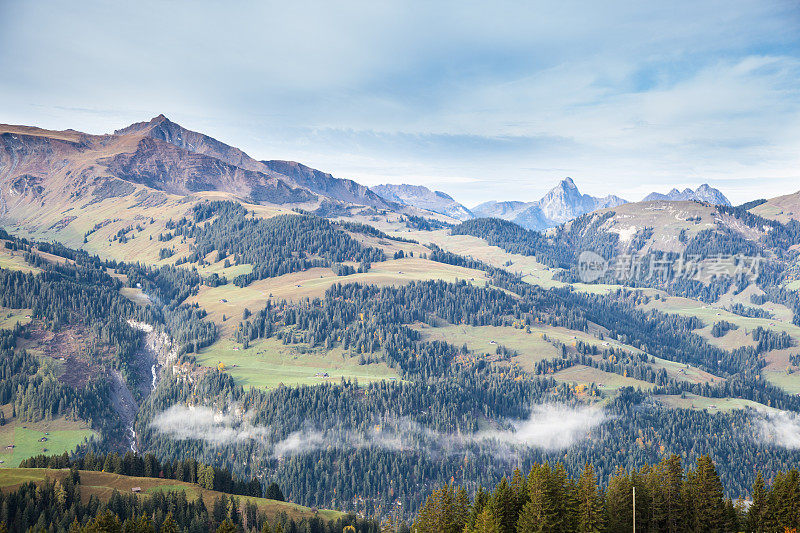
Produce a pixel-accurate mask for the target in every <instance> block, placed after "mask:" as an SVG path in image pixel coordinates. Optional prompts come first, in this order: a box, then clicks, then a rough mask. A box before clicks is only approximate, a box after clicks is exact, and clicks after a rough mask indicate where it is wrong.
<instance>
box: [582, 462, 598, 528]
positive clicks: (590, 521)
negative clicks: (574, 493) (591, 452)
mask: <svg viewBox="0 0 800 533" xmlns="http://www.w3.org/2000/svg"><path fill="white" fill-rule="evenodd" d="M578 501H579V503H578V531H579V532H581V533H599V532H600V531H602V530H603V525H604V524H603V505H602V498H601V496H600V494H599V492H598V489H597V477H596V476H595V475H594V468H592V465H590V464H589V463H586V466H585V467H584V469H583V473H581V477H580V479H578Z"/></svg>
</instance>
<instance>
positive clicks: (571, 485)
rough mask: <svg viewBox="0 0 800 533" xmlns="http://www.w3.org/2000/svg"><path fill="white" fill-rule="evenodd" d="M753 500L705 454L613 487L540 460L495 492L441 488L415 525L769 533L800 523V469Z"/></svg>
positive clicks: (493, 531)
mask: <svg viewBox="0 0 800 533" xmlns="http://www.w3.org/2000/svg"><path fill="white" fill-rule="evenodd" d="M751 492H752V495H753V499H752V501H751V502H747V503H745V502H744V501H743V500H736V501H732V500H731V499H730V498H726V497H725V494H724V490H723V487H722V483H721V482H720V479H719V476H718V475H717V470H716V467H715V466H714V463H713V462H712V461H711V459H710V458H709V457H707V456H702V457H700V458H698V459H697V463H696V465H695V466H694V468H691V469H689V470H687V471H685V470H684V467H683V465H682V463H681V459H680V457H678V456H676V455H672V456H670V457H665V458H664V459H663V460H661V461H660V462H659V463H658V464H655V465H653V466H644V467H643V468H641V469H637V470H630V471H626V470H624V469H621V468H620V469H618V470H617V471H615V473H614V475H612V476H611V478H610V479H609V482H608V485H607V486H606V487H605V489H601V488H600V487H598V484H597V477H596V475H595V471H594V468H593V467H592V465H591V464H590V463H587V464H586V465H585V466H584V468H583V470H582V471H581V472H580V475H578V476H576V477H570V476H569V475H568V474H567V472H566V470H565V469H564V467H563V465H561V464H560V463H559V464H556V465H554V466H551V465H547V464H534V465H533V466H531V468H530V470H529V471H527V472H525V473H522V472H520V470H515V471H514V473H513V475H511V476H509V477H503V479H502V480H501V481H500V482H499V483H498V484H497V485H495V487H494V489H493V490H486V489H483V488H479V489H478V491H477V492H476V493H475V494H474V495H470V494H469V493H468V492H467V491H466V490H464V488H463V487H458V488H457V487H456V486H454V485H445V486H443V487H442V488H440V489H438V490H436V491H434V492H433V493H432V494H431V495H430V496H429V497H428V499H427V500H426V502H425V505H424V506H423V507H422V509H420V512H419V514H418V516H417V518H416V520H415V521H414V524H413V527H412V529H413V530H416V531H426V532H436V533H461V532H464V533H514V532H517V533H528V532H531V533H532V532H539V531H559V532H568V531H570V532H572V531H574V532H581V533H599V532H604V531H605V532H609V533H610V532H627V531H632V530H635V531H652V532H662V531H663V532H683V531H685V532H737V531H745V532H766V531H796V530H797V529H798V528H800V473H798V471H797V469H792V470H790V471H788V472H781V473H778V474H777V475H776V476H775V478H774V480H773V481H772V483H771V486H767V484H766V483H765V482H764V479H763V478H762V476H761V474H759V475H758V477H757V478H756V480H755V482H754V483H753V488H752V491H751Z"/></svg>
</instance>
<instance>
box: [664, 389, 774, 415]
mask: <svg viewBox="0 0 800 533" xmlns="http://www.w3.org/2000/svg"><path fill="white" fill-rule="evenodd" d="M653 398H655V399H656V400H657V401H659V402H661V403H662V404H664V405H666V406H667V407H675V408H679V409H696V410H699V411H702V410H706V411H708V412H709V413H723V412H728V411H733V410H735V409H745V408H751V409H756V410H757V411H761V412H769V411H775V409H773V408H772V407H767V406H766V405H764V404H762V403H758V402H754V401H751V400H745V399H742V398H707V397H705V396H697V395H696V394H692V393H690V392H687V393H686V394H684V397H681V396H680V395H678V394H659V395H656V396H653Z"/></svg>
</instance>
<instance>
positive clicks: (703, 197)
mask: <svg viewBox="0 0 800 533" xmlns="http://www.w3.org/2000/svg"><path fill="white" fill-rule="evenodd" d="M664 200H666V201H672V202H676V201H696V202H705V203H708V204H712V205H731V202H730V201H729V200H728V199H727V198H726V197H725V195H724V194H722V192H720V191H719V189H715V188H714V187H711V186H710V185H708V184H707V183H704V184H702V185H700V186H699V187H698V188H697V189H695V190H692V189H690V188H688V187H687V188H686V189H684V190H682V191H679V190H678V189H674V188H673V189H672V190H671V191H669V192H668V193H667V194H661V193H657V192H652V193H650V194H648V195H647V196H645V198H644V200H642V201H643V202H656V201H664Z"/></svg>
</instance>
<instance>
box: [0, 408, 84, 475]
mask: <svg viewBox="0 0 800 533" xmlns="http://www.w3.org/2000/svg"><path fill="white" fill-rule="evenodd" d="M0 408H2V410H3V414H4V415H5V417H6V423H5V425H3V426H0V461H3V463H2V464H0V467H5V468H8V467H16V466H18V465H19V463H20V462H21V461H22V460H24V459H27V458H28V457H33V456H34V455H39V454H42V453H44V454H47V455H56V454H62V453H64V452H71V451H72V450H74V449H75V447H76V446H78V445H79V444H81V443H83V441H84V440H86V439H90V438H92V437H93V436H95V432H94V431H92V429H91V428H89V426H88V425H87V424H86V423H85V422H83V421H80V422H78V421H74V420H67V419H65V418H57V419H55V420H42V421H39V422H22V421H20V420H19V419H17V418H13V417H12V416H11V414H12V412H11V405H3V406H0ZM42 439H46V440H44V441H43V440H42ZM9 446H11V448H9Z"/></svg>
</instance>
